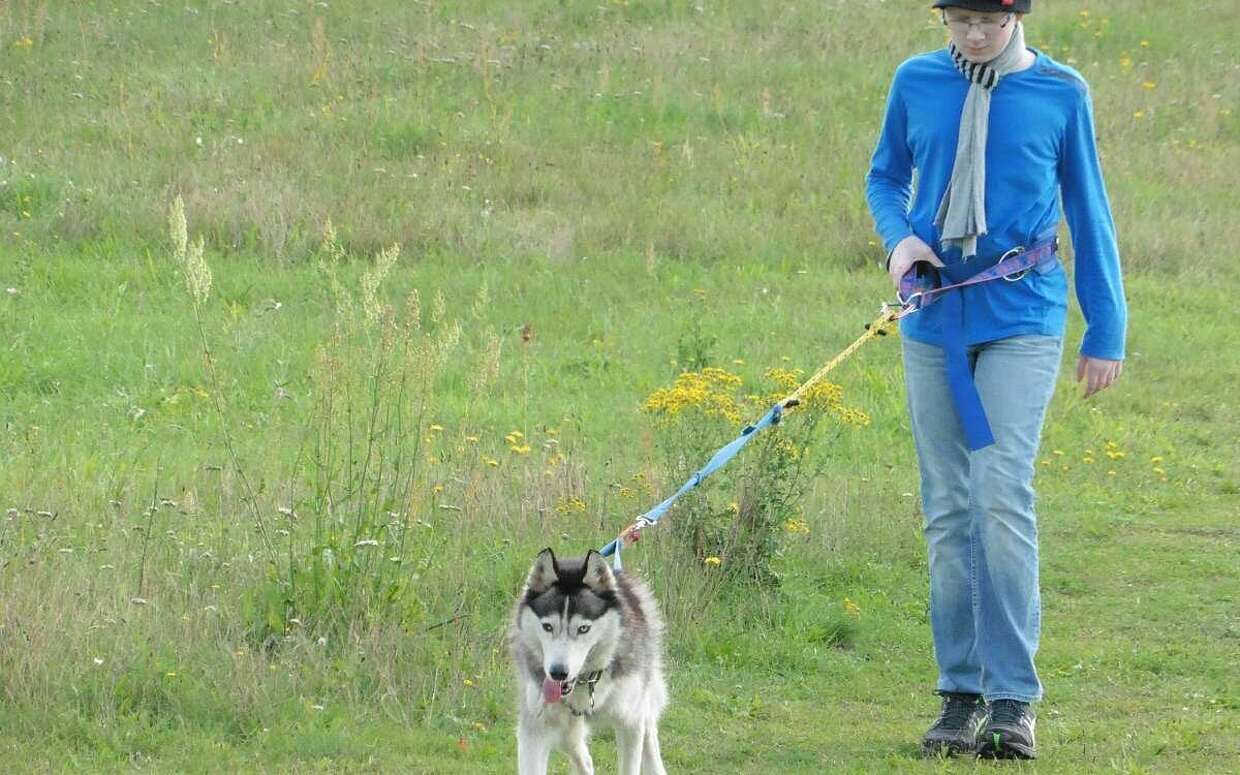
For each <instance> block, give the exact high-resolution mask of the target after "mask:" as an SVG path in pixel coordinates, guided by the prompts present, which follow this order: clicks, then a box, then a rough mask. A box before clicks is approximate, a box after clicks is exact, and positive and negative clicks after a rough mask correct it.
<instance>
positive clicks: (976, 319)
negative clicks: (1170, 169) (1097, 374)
mask: <svg viewBox="0 0 1240 775" xmlns="http://www.w3.org/2000/svg"><path fill="white" fill-rule="evenodd" d="M1035 54H1036V55H1037V59H1036V61H1035V62H1034V64H1033V65H1032V66H1031V67H1029V68H1027V69H1025V70H1022V71H1019V72H1016V73H1010V74H1008V75H1006V76H1004V77H1003V80H1002V81H1000V83H999V85H998V86H997V87H995V89H994V91H993V92H992V96H991V104H990V124H989V132H988V135H987V144H986V192H985V197H986V199H985V201H986V224H987V228H988V231H987V233H986V234H985V235H984V236H982V237H981V238H979V239H978V247H977V255H976V256H973V257H971V258H970V259H969V260H968V261H967V262H966V261H964V260H963V259H962V257H961V253H960V249H959V248H945V247H944V246H942V245H941V244H940V243H939V232H938V229H937V228H935V225H934V216H935V213H936V212H937V211H938V207H939V202H940V201H941V200H942V198H943V193H944V192H945V191H946V190H947V185H948V183H949V181H950V180H951V174H952V165H953V163H954V162H955V158H956V141H957V137H958V135H959V129H960V111H961V108H962V106H963V105H964V99H965V95H966V93H967V92H968V88H969V83H968V81H966V80H965V79H964V77H963V76H961V75H960V73H959V72H958V71H957V70H956V69H955V68H954V67H953V66H952V62H951V59H950V56H949V54H948V52H947V49H941V50H939V51H933V52H930V53H927V54H921V55H919V56H914V57H912V58H910V59H908V60H906V61H905V62H904V63H903V64H901V65H900V66H899V67H898V68H897V69H896V74H895V78H894V80H893V81H892V85H891V91H890V93H889V95H888V100H887V112H886V116H885V118H884V120H883V128H882V133H881V135H880V136H879V140H878V147H877V148H876V149H875V151H874V156H873V159H872V161H871V164H870V172H869V174H868V175H867V176H866V198H867V199H868V200H869V205H870V212H871V213H872V214H873V216H874V222H875V228H876V230H877V231H878V234H879V236H881V237H882V240H883V244H884V246H885V247H886V250H887V253H888V255H890V254H891V251H892V250H893V249H894V248H895V246H896V245H897V244H898V243H899V242H900V240H902V239H904V238H905V237H907V236H909V235H910V234H916V235H917V236H918V237H920V238H921V239H922V240H923V241H924V242H925V243H926V244H927V245H929V246H930V247H931V249H933V250H934V251H935V253H937V254H938V256H939V258H940V259H941V260H942V261H943V262H944V263H945V264H946V265H947V268H946V269H945V270H943V273H944V275H945V277H944V282H959V281H961V280H963V279H965V278H967V277H969V276H971V275H974V274H976V273H978V272H980V271H982V270H983V269H986V268H988V267H989V266H992V265H993V264H995V263H996V262H997V261H998V259H999V257H1000V256H1001V255H1002V254H1003V253H1004V252H1006V251H1007V250H1008V249H1010V248H1013V247H1016V246H1020V245H1023V246H1026V247H1031V246H1033V245H1034V244H1035V243H1036V242H1038V241H1041V240H1042V239H1045V237H1046V236H1047V235H1049V234H1053V233H1054V232H1055V230H1056V229H1057V228H1058V225H1059V221H1060V201H1061V197H1060V195H1061V194H1062V210H1063V214H1064V215H1066V216H1067V220H1068V229H1069V231H1070V232H1071V236H1072V247H1073V251H1074V254H1075V267H1074V275H1075V284H1076V296H1077V301H1078V303H1079V304H1080V306H1081V312H1082V313H1083V315H1084V317H1085V323H1086V330H1085V336H1084V339H1083V340H1082V342H1081V353H1082V354H1084V355H1088V356H1091V357H1095V358H1106V359H1110V360H1120V359H1122V358H1123V357H1124V336H1125V327H1126V324H1127V308H1126V305H1125V302H1124V287H1123V281H1122V279H1121V275H1120V263H1119V249H1118V246H1117V245H1116V241H1115V224H1114V222H1113V221H1112V218H1111V206H1110V203H1109V202H1108V200H1107V193H1106V187H1105V185H1104V183H1103V179H1102V166H1101V164H1100V163H1099V160H1098V149H1097V146H1096V144H1095V142H1094V120H1093V108H1092V105H1091V102H1090V98H1089V90H1088V87H1087V86H1086V84H1085V80H1084V79H1083V78H1082V77H1081V75H1080V74H1079V73H1077V72H1076V71H1075V70H1073V69H1072V68H1070V67H1068V66H1066V65H1062V64H1059V63H1058V62H1055V61H1054V60H1052V59H1051V58H1050V57H1048V56H1046V55H1045V54H1043V53H1042V52H1037V51H1035ZM914 172H916V182H915V183H914ZM1067 285H1068V282H1067V276H1066V274H1065V272H1064V268H1063V265H1062V263H1061V262H1059V261H1058V260H1056V261H1053V262H1048V263H1046V264H1043V265H1042V266H1040V267H1039V269H1038V271H1037V272H1030V273H1029V274H1028V275H1027V276H1026V277H1025V278H1024V279H1022V280H1020V281H1018V282H1004V281H1002V280H996V281H993V282H988V283H980V284H978V285H973V286H969V287H966V288H964V289H961V291H956V292H962V293H963V296H962V301H963V306H964V335H965V340H966V341H965V344H966V345H972V344H980V343H982V342H988V341H993V340H996V339H1004V338H1007V337H1011V336H1018V335H1022V334H1045V335H1052V336H1061V335H1062V334H1063V331H1064V325H1065V321H1066V317H1067V295H1068V294H1067ZM940 311H941V310H939V305H931V306H929V307H926V308H925V309H923V310H921V311H920V312H917V313H916V314H913V315H909V316H907V317H905V318H904V319H903V320H902V321H901V334H902V335H904V336H907V337H909V338H910V339H914V340H916V341H919V342H924V343H927V344H935V345H937V344H941V334H940V323H939V312H940Z"/></svg>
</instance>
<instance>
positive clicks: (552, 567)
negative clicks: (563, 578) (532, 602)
mask: <svg viewBox="0 0 1240 775" xmlns="http://www.w3.org/2000/svg"><path fill="white" fill-rule="evenodd" d="M559 577H560V568H559V566H558V565H557V564H556V562H555V552H553V551H551V547H549V546H548V547H547V548H546V549H543V550H542V551H541V552H539V553H538V559H536V560H534V567H533V568H530V577H529V578H528V579H526V582H525V584H526V586H528V587H529V588H530V591H531V592H533V593H534V594H536V595H541V594H542V593H543V592H546V591H547V590H548V589H550V588H551V585H552V584H554V583H555V582H556V579H558V578H559Z"/></svg>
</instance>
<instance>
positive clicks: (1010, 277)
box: [995, 245, 1029, 283]
mask: <svg viewBox="0 0 1240 775" xmlns="http://www.w3.org/2000/svg"><path fill="white" fill-rule="evenodd" d="M1024 252H1025V247H1024V246H1023V245H1018V246H1017V247H1014V248H1012V249H1011V250H1009V251H1008V252H1006V253H1004V254H1003V255H1001V256H999V260H998V261H996V262H995V263H996V264H1002V263H1003V262H1004V261H1007V260H1008V259H1009V258H1015V257H1016V256H1019V255H1020V254H1021V253H1024ZM1027 274H1029V267H1025V268H1024V269H1021V270H1020V271H1018V272H1012V273H1011V274H1005V275H1003V279H1004V280H1006V281H1008V282H1009V283H1015V282H1020V281H1021V280H1023V279H1025V275H1027Z"/></svg>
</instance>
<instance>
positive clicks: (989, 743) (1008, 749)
mask: <svg viewBox="0 0 1240 775" xmlns="http://www.w3.org/2000/svg"><path fill="white" fill-rule="evenodd" d="M996 736H998V735H996ZM977 756H978V758H979V759H1036V758H1038V757H1037V753H1036V752H1035V751H1034V749H1033V747H1032V746H1028V745H1024V744H1023V743H1017V742H1013V741H1011V740H1002V739H1001V740H999V741H998V742H997V743H996V742H994V741H993V740H986V739H983V740H982V741H981V742H980V743H978V746H977Z"/></svg>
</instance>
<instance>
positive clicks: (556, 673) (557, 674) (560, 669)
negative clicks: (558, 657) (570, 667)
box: [547, 665, 568, 681]
mask: <svg viewBox="0 0 1240 775" xmlns="http://www.w3.org/2000/svg"><path fill="white" fill-rule="evenodd" d="M547 675H549V676H551V678H552V680H555V681H563V680H564V679H566V678H568V671H567V670H565V669H564V665H552V666H551V669H550V670H548V671H547Z"/></svg>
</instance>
